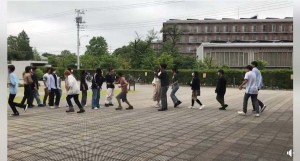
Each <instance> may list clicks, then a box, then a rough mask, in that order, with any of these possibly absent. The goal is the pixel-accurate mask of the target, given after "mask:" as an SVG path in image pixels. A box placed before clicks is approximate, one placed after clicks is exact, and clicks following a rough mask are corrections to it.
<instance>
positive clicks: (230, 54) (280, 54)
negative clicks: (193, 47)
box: [197, 42, 293, 68]
mask: <svg viewBox="0 0 300 161" xmlns="http://www.w3.org/2000/svg"><path fill="white" fill-rule="evenodd" d="M205 57H207V58H211V59H212V62H213V64H214V65H217V66H223V65H227V66H229V67H236V68H241V67H244V66H246V65H249V64H250V63H251V62H252V61H254V60H264V61H266V62H268V65H267V67H269V68H292V66H293V43H281V42H278V43H202V44H201V45H200V46H199V47H198V48H197V58H198V59H199V60H203V59H205Z"/></svg>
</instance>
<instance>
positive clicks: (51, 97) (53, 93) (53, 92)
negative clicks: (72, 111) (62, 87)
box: [49, 89, 61, 106]
mask: <svg viewBox="0 0 300 161" xmlns="http://www.w3.org/2000/svg"><path fill="white" fill-rule="evenodd" d="M54 97H55V103H54ZM60 97H61V96H60V92H59V89H51V91H50V92H49V106H53V105H54V104H55V106H59V102H60Z"/></svg>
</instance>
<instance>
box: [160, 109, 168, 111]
mask: <svg viewBox="0 0 300 161" xmlns="http://www.w3.org/2000/svg"><path fill="white" fill-rule="evenodd" d="M167 110H168V109H167V108H166V109H158V111H167Z"/></svg>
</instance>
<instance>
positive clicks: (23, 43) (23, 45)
mask: <svg viewBox="0 0 300 161" xmlns="http://www.w3.org/2000/svg"><path fill="white" fill-rule="evenodd" d="M29 42H30V41H29V37H28V35H27V34H26V32H25V31H24V30H23V31H22V32H21V33H19V35H18V39H17V43H18V50H19V51H21V52H22V53H24V55H25V60H32V59H33V51H32V47H31V46H30V44H29Z"/></svg>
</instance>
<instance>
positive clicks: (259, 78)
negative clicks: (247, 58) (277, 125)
mask: <svg viewBox="0 0 300 161" xmlns="http://www.w3.org/2000/svg"><path fill="white" fill-rule="evenodd" d="M251 66H252V67H253V69H252V72H254V73H255V76H256V84H257V88H258V91H259V90H260V89H261V88H262V87H263V79H262V76H261V73H260V71H259V70H258V68H257V66H258V63H257V61H253V62H251ZM257 97H258V94H257ZM257 101H258V105H259V106H260V108H261V112H263V111H264V110H265V109H266V107H267V106H266V105H265V104H264V103H263V102H261V101H260V100H259V99H257ZM252 106H253V111H255V106H254V105H252Z"/></svg>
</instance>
